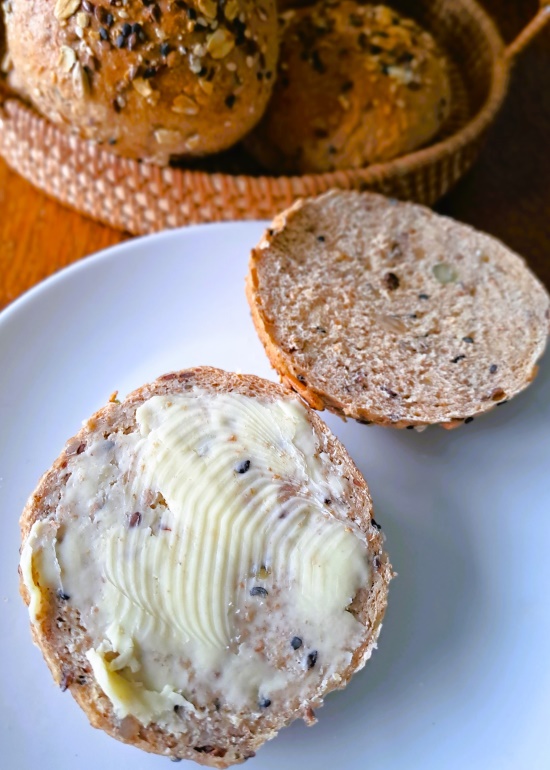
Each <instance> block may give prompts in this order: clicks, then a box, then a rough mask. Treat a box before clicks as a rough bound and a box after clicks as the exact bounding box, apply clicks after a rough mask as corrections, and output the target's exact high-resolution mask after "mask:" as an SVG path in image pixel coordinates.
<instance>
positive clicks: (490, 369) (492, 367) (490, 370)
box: [489, 364, 498, 374]
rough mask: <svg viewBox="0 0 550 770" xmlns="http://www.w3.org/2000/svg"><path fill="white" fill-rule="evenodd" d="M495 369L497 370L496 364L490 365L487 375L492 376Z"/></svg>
mask: <svg viewBox="0 0 550 770" xmlns="http://www.w3.org/2000/svg"><path fill="white" fill-rule="evenodd" d="M497 369H498V366H497V365H496V364H491V366H490V367H489V374H494V373H495V372H496V370H497Z"/></svg>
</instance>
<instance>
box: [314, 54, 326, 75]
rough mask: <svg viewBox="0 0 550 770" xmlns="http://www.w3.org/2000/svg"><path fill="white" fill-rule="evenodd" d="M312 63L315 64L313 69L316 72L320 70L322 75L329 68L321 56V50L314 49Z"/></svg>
mask: <svg viewBox="0 0 550 770" xmlns="http://www.w3.org/2000/svg"><path fill="white" fill-rule="evenodd" d="M311 64H312V66H313V69H314V70H315V72H318V73H319V74H320V75H324V74H325V72H326V71H327V68H326V67H325V65H324V64H323V62H322V61H321V57H320V55H319V51H313V53H312V55H311Z"/></svg>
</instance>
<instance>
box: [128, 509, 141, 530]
mask: <svg viewBox="0 0 550 770" xmlns="http://www.w3.org/2000/svg"><path fill="white" fill-rule="evenodd" d="M140 524H141V513H140V512H139V511H134V513H131V514H130V515H129V516H128V526H129V527H139V525H140Z"/></svg>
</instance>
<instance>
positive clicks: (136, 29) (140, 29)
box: [132, 21, 167, 50]
mask: <svg viewBox="0 0 550 770" xmlns="http://www.w3.org/2000/svg"><path fill="white" fill-rule="evenodd" d="M132 32H133V33H134V34H135V35H139V33H140V32H143V27H142V26H141V24H138V22H137V21H136V22H135V23H134V24H132ZM163 45H167V44H166V43H163ZM161 50H162V46H161Z"/></svg>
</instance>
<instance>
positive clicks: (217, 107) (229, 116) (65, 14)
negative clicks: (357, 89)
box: [6, 0, 278, 165]
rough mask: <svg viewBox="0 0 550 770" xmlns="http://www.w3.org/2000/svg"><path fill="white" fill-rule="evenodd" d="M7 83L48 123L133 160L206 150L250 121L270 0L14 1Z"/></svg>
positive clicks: (260, 98) (261, 86)
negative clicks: (10, 67) (176, 0)
mask: <svg viewBox="0 0 550 770" xmlns="http://www.w3.org/2000/svg"><path fill="white" fill-rule="evenodd" d="M7 7H8V9H9V12H7V13H6V27H7V38H8V46H9V50H10V54H11V60H12V63H13V70H12V72H11V74H10V81H11V85H12V87H13V88H14V89H15V90H17V91H19V92H20V93H21V94H22V95H23V96H25V97H27V98H28V99H29V100H30V101H31V102H32V103H33V104H34V105H35V106H36V107H37V109H38V110H39V111H40V112H41V113H42V114H43V115H45V116H46V117H47V118H48V119H49V120H51V121H52V122H53V123H55V124H57V125H60V126H62V127H65V128H68V129H69V130H71V131H73V132H76V133H78V134H79V135H80V136H81V137H82V138H84V139H91V140H93V141H94V142H97V143H100V144H105V145H107V146H108V148H109V150H110V151H112V152H115V153H117V154H120V155H124V156H127V157H131V158H138V159H143V160H148V161H151V162H154V163H158V164H160V165H166V164H167V163H168V162H169V160H170V158H171V157H172V156H177V157H193V156H202V155H206V154H210V153H216V152H219V151H221V150H224V149H226V148H228V147H230V146H231V145H233V144H235V143H236V142H237V141H238V140H239V139H241V138H242V137H243V136H244V135H245V134H246V133H247V132H248V131H250V129H251V128H252V127H253V126H254V125H255V124H256V123H257V121H258V120H259V119H260V117H261V115H262V113H263V111H264V109H265V106H266V104H267V100H268V99H269V96H270V94H271V90H272V84H273V81H274V74H275V67H276V61H277V50H278V42H277V16H276V8H275V1H274V0H265V2H263V3H262V4H261V9H260V8H259V7H258V5H257V3H255V2H254V0H228V2H226V3H225V4H223V5H222V4H221V3H218V2H217V0H189V2H187V3H181V4H179V5H178V4H177V3H173V2H170V1H169V0H151V2H147V3H143V2H142V1H141V0H128V2H126V3H125V4H124V5H123V4H122V3H118V2H117V3H115V4H113V3H110V2H109V0H82V2H81V0H35V2H32V3H29V2H27V0H13V2H10V3H9V4H8V6H7Z"/></svg>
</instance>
